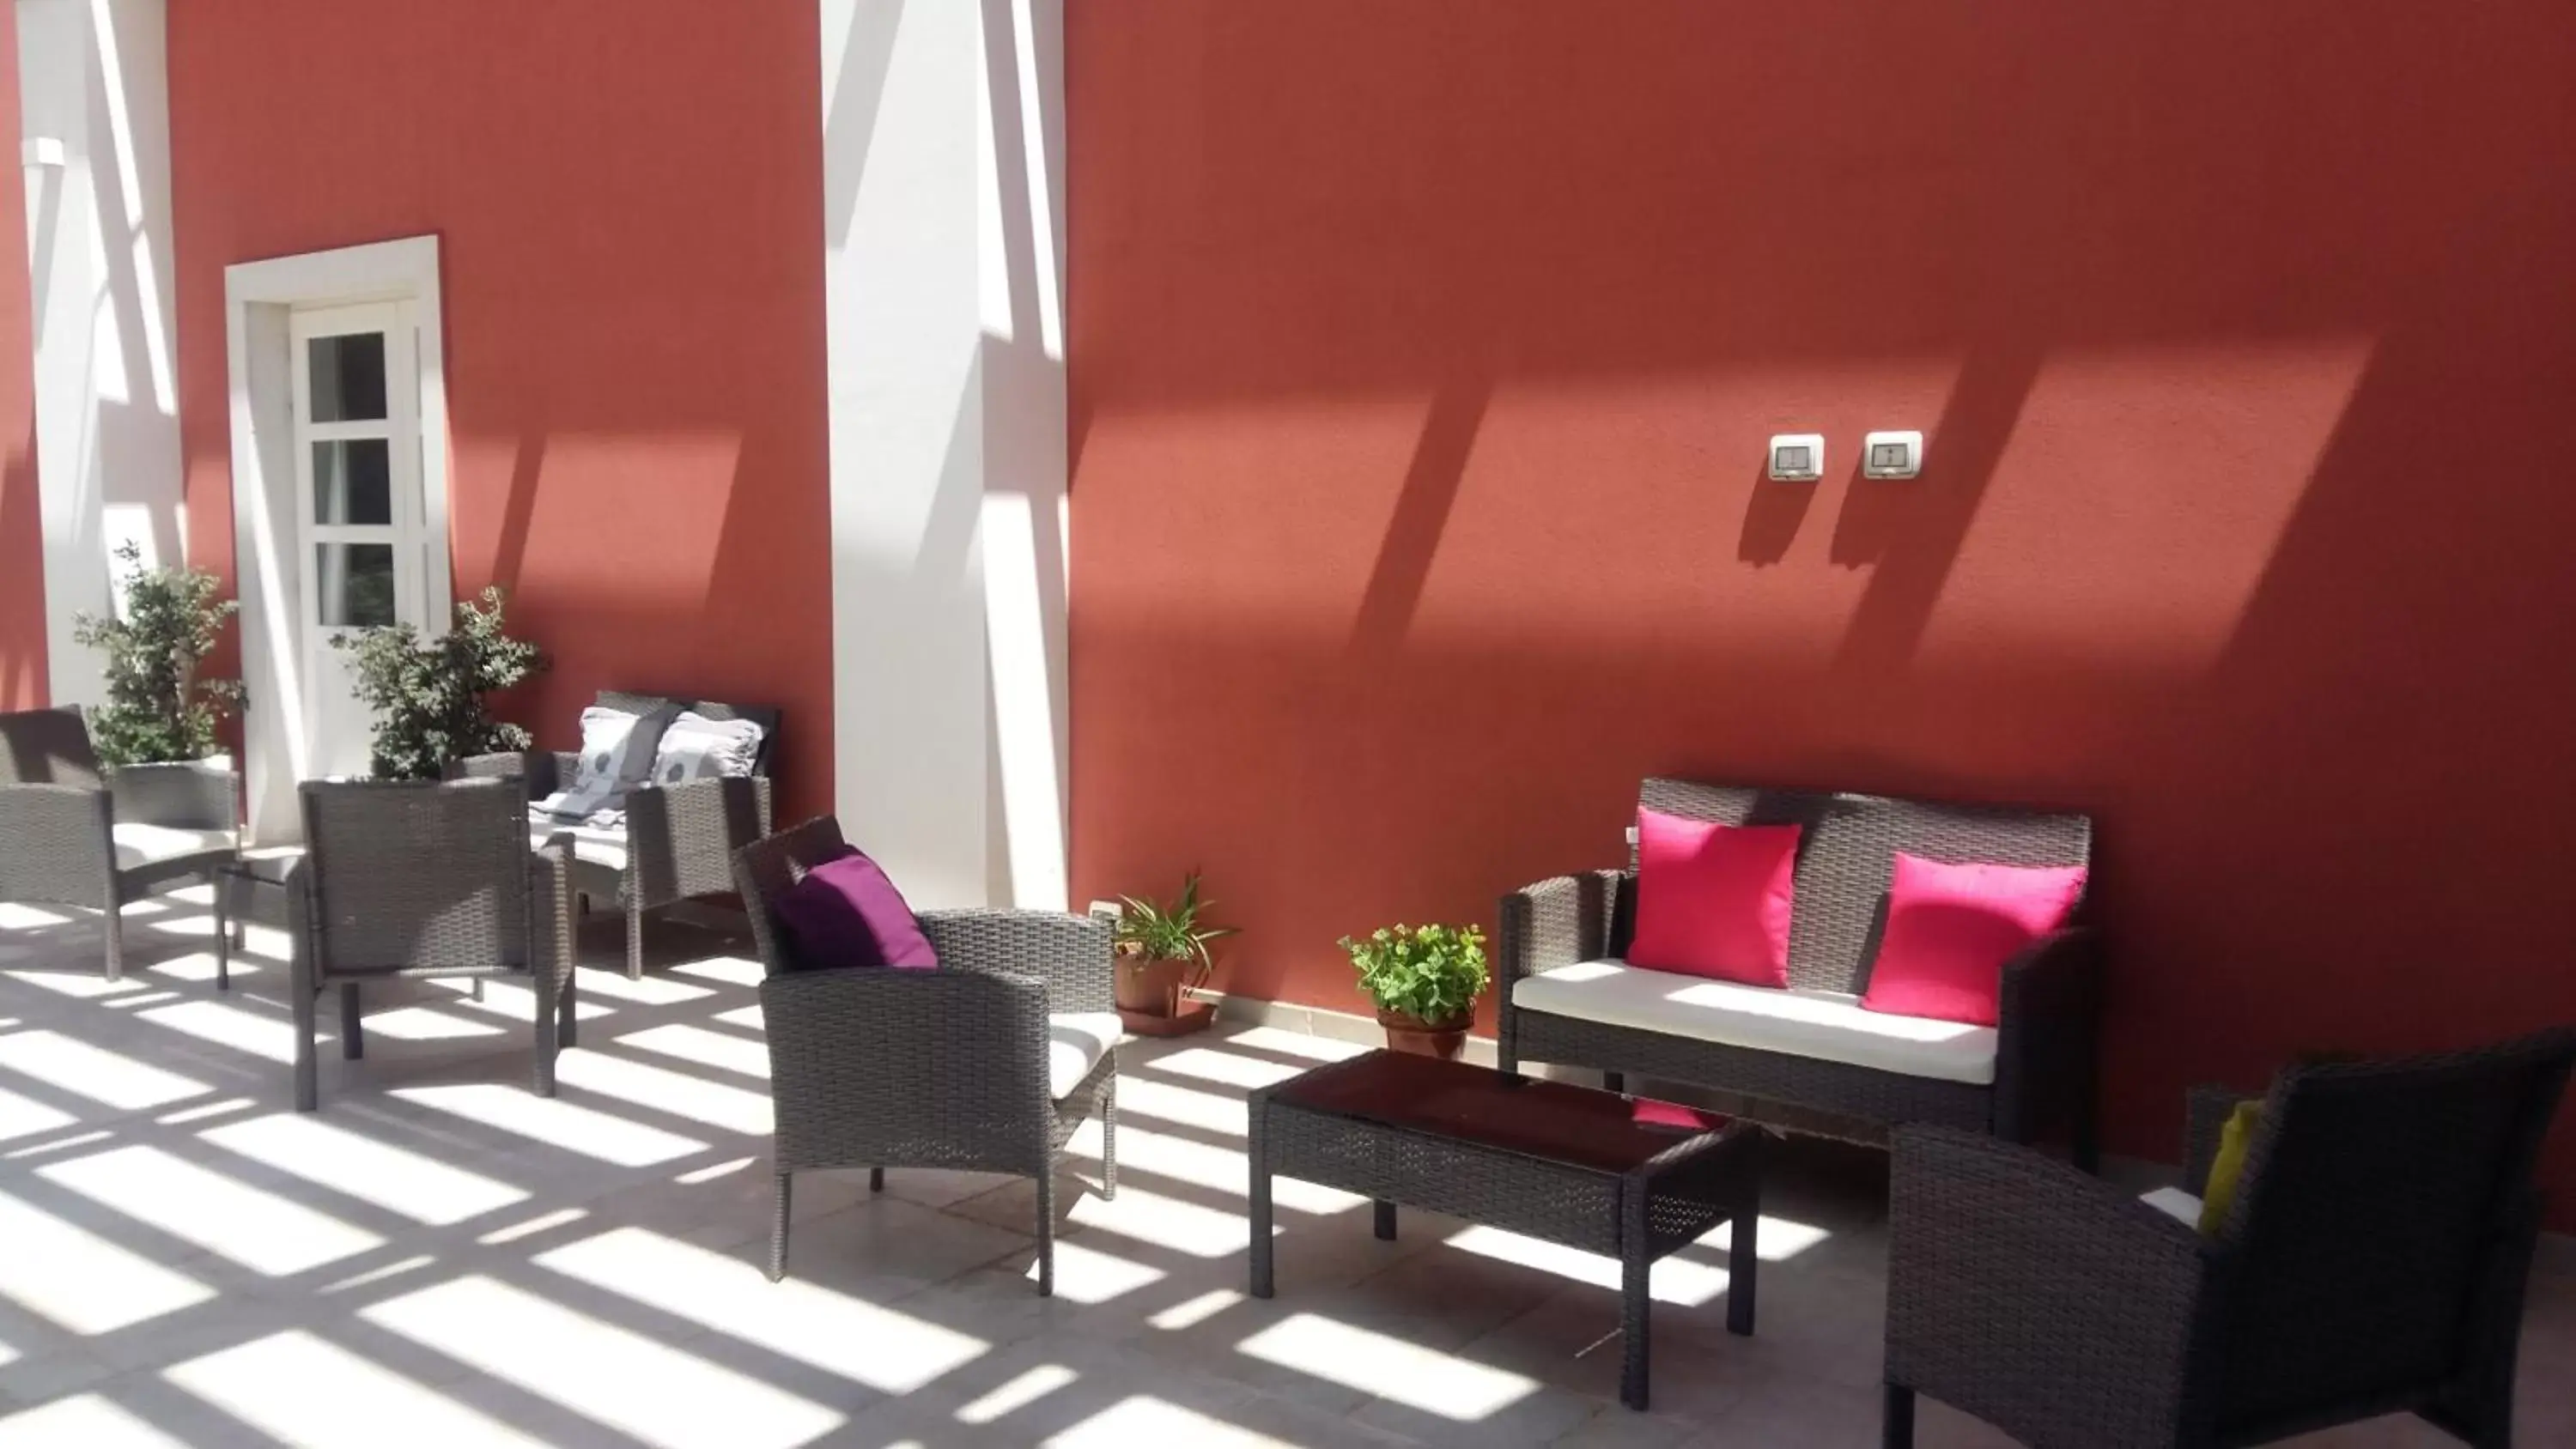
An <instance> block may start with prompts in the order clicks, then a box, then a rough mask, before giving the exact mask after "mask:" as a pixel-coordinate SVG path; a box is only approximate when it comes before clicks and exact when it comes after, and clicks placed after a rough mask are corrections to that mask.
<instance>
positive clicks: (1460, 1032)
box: [1377, 1010, 1476, 1062]
mask: <svg viewBox="0 0 2576 1449" xmlns="http://www.w3.org/2000/svg"><path fill="white" fill-rule="evenodd" d="M1475 1019H1476V1014H1475V1013H1474V1012H1472V1011H1462V1012H1460V1013H1459V1014H1458V1015H1456V1016H1454V1017H1451V1018H1450V1019H1449V1020H1447V1021H1437V1022H1434V1021H1424V1020H1423V1019H1422V1018H1421V1017H1418V1016H1415V1015H1414V1014H1413V1013H1411V1012H1409V1011H1384V1010H1381V1011H1380V1012H1378V1014H1377V1024H1378V1025H1379V1026H1382V1027H1384V1028H1386V1044H1387V1045H1388V1046H1389V1047H1390V1048H1393V1049H1394V1050H1396V1051H1400V1052H1411V1053H1413V1054H1414V1055H1415V1056H1418V1057H1438V1058H1439V1059H1440V1060H1442V1061H1444V1062H1454V1061H1456V1060H1457V1059H1458V1053H1459V1052H1460V1051H1461V1050H1463V1049H1464V1048H1465V1047H1466V1045H1467V1027H1468V1025H1469V1023H1471V1022H1473V1021H1474V1020H1475Z"/></svg>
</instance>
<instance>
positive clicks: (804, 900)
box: [771, 849, 939, 971]
mask: <svg viewBox="0 0 2576 1449" xmlns="http://www.w3.org/2000/svg"><path fill="white" fill-rule="evenodd" d="M771 909H772V910H773V911H774V912H775V913H776V914H777V916H778V924H779V926H780V928H781V929H782V930H784V931H785V933H786V936H787V945H788V948H789V951H790V954H791V955H792V956H793V958H794V960H795V961H796V963H797V964H798V965H799V966H801V967H803V968H805V969H807V970H811V971H824V970H830V969H831V968H833V967H836V966H898V967H902V968H904V969H905V970H910V971H929V970H933V969H935V968H936V967H937V966H938V965H939V956H938V954H937V953H936V952H934V951H932V950H931V949H930V938H929V937H927V936H924V935H923V934H921V923H920V922H919V921H917V920H914V919H913V915H912V907H910V906H908V905H905V904H904V901H903V892H901V891H899V890H896V889H895V888H894V882H893V881H891V880H888V879H886V873H885V871H884V870H882V869H881V868H879V867H878V865H877V863H876V862H875V861H873V860H870V859H868V858H867V857H866V856H864V855H862V854H860V853H859V852H858V851H857V850H855V849H853V850H851V851H850V852H849V853H848V854H847V855H843V856H841V857H839V858H837V859H834V860H827V861H825V862H823V863H822V864H821V865H818V866H816V867H814V868H813V869H812V870H810V871H808V872H806V874H805V878H804V879H803V880H800V881H798V882H797V883H796V884H794V885H792V886H789V887H788V888H787V889H786V890H784V891H782V892H780V893H779V896H778V899H777V900H776V901H775V902H773V903H772V905H771Z"/></svg>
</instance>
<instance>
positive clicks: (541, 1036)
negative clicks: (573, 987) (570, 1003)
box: [531, 969, 562, 1097]
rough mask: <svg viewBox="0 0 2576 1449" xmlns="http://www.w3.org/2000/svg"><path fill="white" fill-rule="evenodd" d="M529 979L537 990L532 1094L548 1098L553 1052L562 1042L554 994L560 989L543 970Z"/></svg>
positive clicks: (551, 1088) (552, 1090) (552, 1086)
mask: <svg viewBox="0 0 2576 1449" xmlns="http://www.w3.org/2000/svg"><path fill="white" fill-rule="evenodd" d="M531 979H532V980H533V982H534V984H535V986H536V988H537V1023H536V1024H537V1061H536V1083H535V1090H536V1094H537V1095H538V1096H540V1097H551V1096H553V1095H554V1094H555V1052H556V1050H557V1047H558V1045H559V1043H560V1042H561V1040H562V1038H561V1037H559V1036H558V1035H557V1032H559V1031H560V1030H561V1026H562V1023H561V1019H560V1018H559V1017H558V1016H557V1014H556V1006H555V999H556V993H557V992H558V991H560V990H561V989H562V988H560V987H558V986H557V985H556V984H555V981H554V978H553V976H552V975H550V974H549V973H547V972H546V971H545V970H543V969H539V970H537V971H535V972H533V973H532V974H531Z"/></svg>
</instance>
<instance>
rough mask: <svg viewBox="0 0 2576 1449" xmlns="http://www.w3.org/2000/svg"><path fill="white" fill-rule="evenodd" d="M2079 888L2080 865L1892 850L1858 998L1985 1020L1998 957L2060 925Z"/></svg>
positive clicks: (1992, 1010) (1905, 1010)
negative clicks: (1873, 954) (1890, 874)
mask: <svg viewBox="0 0 2576 1449" xmlns="http://www.w3.org/2000/svg"><path fill="white" fill-rule="evenodd" d="M2083 894H2084V867H2082V866H2080V865H2063V866H2024V865H1948V864H1944V863H1943V862H1941V861H1937V860H1925V859H1922V858H1921V857H1919V856H1912V855H1907V854H1905V853H1904V852H1903V851H1899V852H1897V855H1896V872H1895V878H1894V879H1893V880H1892V881H1890V882H1889V883H1888V888H1887V929H1886V931H1885V933H1884V934H1882V935H1881V936H1880V937H1879V941H1878V961H1877V963H1876V964H1875V965H1873V966H1872V967H1871V968H1870V973H1869V990H1868V991H1867V992H1866V993H1864V994H1863V995H1862V996H1861V999H1860V1004H1861V1005H1862V1006H1864V1007H1867V1008H1868V1009H1869V1010H1871V1011H1884V1012H1888V1013H1891V1014H1893V1015H1896V1016H1920V1017H1929V1018H1931V1019H1932V1020H1935V1021H1957V1022H1965V1023H1967V1024H1968V1025H1971V1026H1993V1025H1994V1024H1995V1018H1996V1015H1997V1007H1998V1003H1999V1001H2000V999H2001V997H2002V994H2003V972H2004V963H2005V962H2007V961H2009V960H2011V959H2012V958H2013V957H2015V956H2018V955H2020V954H2021V953H2022V952H2023V951H2024V950H2026V949H2028V948H2029V946H2030V944H2031V943H2032V942H2034V941H2036V940H2038V939H2039V938H2040V937H2042V936H2045V935H2047V934H2048V933H2049V932H2051V931H2054V930H2056V929H2057V928H2058V927H2060V926H2063V925H2065V924H2066V918H2067V917H2068V916H2069V915H2071V914H2073V913H2074V910H2075V902H2076V901H2077V900H2078V899H2079V898H2081V897H2082V896H2083Z"/></svg>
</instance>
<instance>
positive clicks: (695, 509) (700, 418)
mask: <svg viewBox="0 0 2576 1449" xmlns="http://www.w3.org/2000/svg"><path fill="white" fill-rule="evenodd" d="M169 44H170V111H171V122H170V126H171V135H172V171H173V176H174V180H173V193H174V194H173V217H174V230H175V233H176V246H177V249H178V308H179V326H178V333H179V336H178V342H179V369H180V372H179V381H180V388H181V412H182V421H183V424H184V431H185V436H186V447H187V453H188V470H189V471H188V505H189V507H188V517H189V531H190V540H189V551H190V554H191V556H192V557H193V558H194V559H196V560H197V561H198V562H199V563H201V564H205V565H207V566H210V567H216V568H220V569H222V570H223V571H224V572H225V573H226V574H230V573H231V571H232V559H233V539H232V527H231V511H230V509H231V504H230V500H229V488H230V471H231V470H230V465H229V458H230V447H231V444H230V440H229V430H228V426H227V417H226V405H225V387H226V382H225V360H224V302H223V269H224V267H225V266H226V265H227V264H230V263H233V262H238V261H246V260H250V259H253V258H258V257H267V256H275V255H280V254H284V253H293V252H303V251H313V250H318V249H322V248H326V247H336V246H344V245H349V244H353V243H357V242H367V241H376V240H381V239H384V238H388V237H398V236H410V235H417V234H421V233H428V232H434V233H437V234H438V236H439V238H440V245H441V256H442V266H443V269H444V276H443V286H444V289H445V292H446V329H447V366H448V374H447V380H448V396H449V408H450V426H451V432H452V438H453V446H454V453H453V458H454V463H453V473H452V483H451V488H450V491H451V498H452V509H451V512H452V517H453V520H454V554H455V566H456V567H455V579H456V585H457V588H458V590H459V592H460V593H462V592H467V591H471V590H474V589H478V588H480V587H482V585H484V584H485V583H488V582H493V581H498V582H500V583H502V584H504V585H507V586H509V587H510V588H511V589H512V591H513V593H514V595H515V598H516V604H515V608H514V615H515V618H516V620H517V624H518V628H519V630H520V631H521V632H522V633H524V635H525V636H526V637H529V638H532V639H534V640H536V641H537V642H538V643H540V644H542V645H543V646H544V647H545V648H546V650H547V651H548V652H549V653H551V654H552V655H553V656H554V669H553V672H552V673H551V674H550V675H548V676H547V677H546V678H545V679H544V680H543V681H542V682H541V683H539V684H537V685H535V686H533V687H531V688H529V689H527V690H525V691H522V694H523V695H524V697H523V698H520V699H516V700H513V701H510V702H509V705H510V707H509V709H508V711H507V712H508V713H509V714H510V715H511V716H512V717H514V718H518V719H522V720H524V721H526V722H527V723H529V724H531V725H532V726H534V727H535V728H536V730H537V733H538V737H539V739H540V741H541V742H542V743H550V744H554V743H570V742H577V740H578V731H577V729H576V727H575V719H576V717H577V716H578V714H579V712H580V709H581V706H582V705H583V704H584V703H586V702H587V701H588V700H589V698H590V696H591V695H592V693H593V692H594V691H596V690H597V689H598V688H600V687H601V686H603V685H615V686H624V687H631V688H641V689H651V690H661V691H666V692H670V693H674V694H687V695H697V696H702V697H706V698H713V699H725V700H739V701H742V702H750V703H770V704H775V705H778V706H780V707H782V708H783V709H784V710H785V712H786V723H785V726H784V728H783V731H782V734H781V738H780V748H781V749H782V751H783V752H784V753H783V757H782V758H781V759H780V761H779V762H778V765H777V769H778V771H779V772H780V775H781V791H782V797H783V798H782V801H781V807H780V808H781V812H782V814H784V815H786V816H787V818H790V819H793V818H796V817H797V816H798V815H799V814H801V813H806V812H811V811H818V810H822V809H827V808H829V801H830V799H831V750H830V738H831V697H832V685H831V638H830V625H829V618H830V604H831V575H830V570H831V561H830V544H829V520H828V507H829V506H828V503H827V489H826V483H825V471H824V470H825V416H824V362H823V271H822V254H821V249H820V246H819V240H818V239H819V238H820V237H821V235H822V226H823V219H822V196H821V183H820V177H821V175H822V151H821V146H822V142H821V128H820V125H819V123H818V121H817V119H816V118H817V117H818V116H819V115H820V114H821V101H820V91H819V87H820V80H819V67H818V65H817V61H816V54H817V46H818V40H817V36H816V20H815V15H814V9H813V7H812V6H810V5H720V6H711V5H707V4H705V3H702V0H548V3H546V4H542V5H531V4H527V3H524V0H441V3H438V4H434V5H392V4H386V5H350V4H347V3H345V0H225V3H223V4H221V5H174V6H172V7H171V13H170V29H169Z"/></svg>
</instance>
